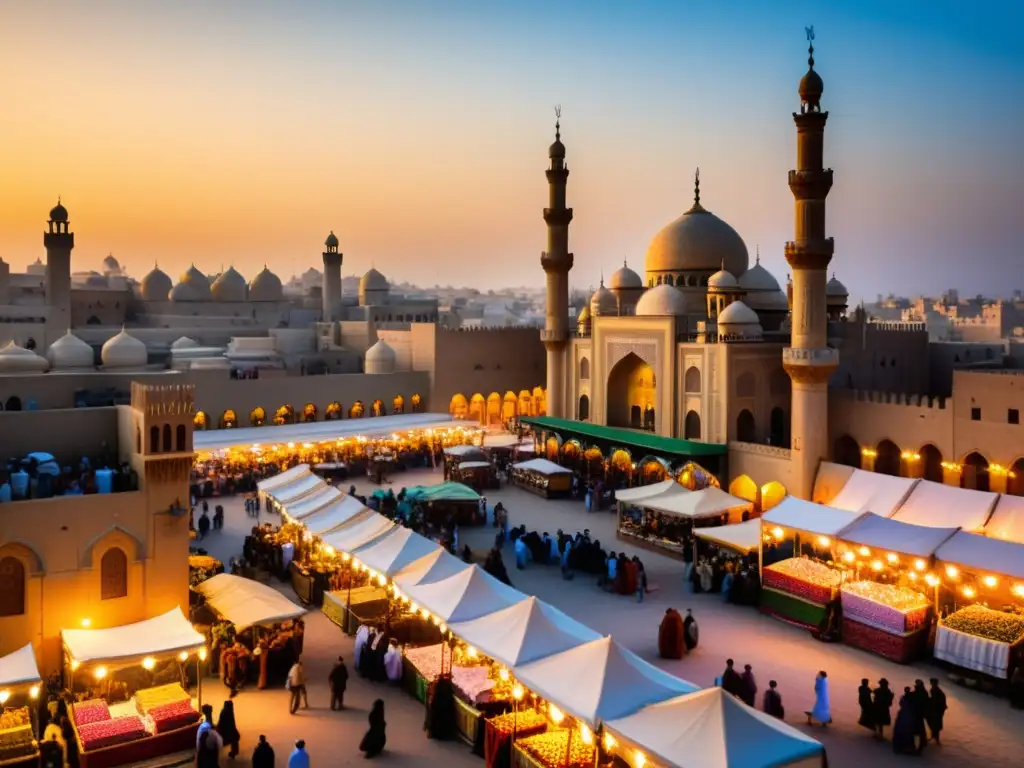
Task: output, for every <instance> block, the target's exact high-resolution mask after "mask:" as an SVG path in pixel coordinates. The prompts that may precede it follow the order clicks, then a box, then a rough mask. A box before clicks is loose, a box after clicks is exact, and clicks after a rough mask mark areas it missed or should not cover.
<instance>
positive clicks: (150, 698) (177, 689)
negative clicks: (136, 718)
mask: <svg viewBox="0 0 1024 768" xmlns="http://www.w3.org/2000/svg"><path fill="white" fill-rule="evenodd" d="M181 701H184V702H186V703H188V704H189V706H190V707H191V697H190V696H189V695H188V693H186V691H185V689H184V688H182V687H181V685H179V684H178V683H169V684H167V685H159V686H157V687H156V688H144V689H143V690H141V691H136V692H135V707H136V709H138V710H139V714H140V715H147V714H149V713H150V712H152V711H153V710H154V709H157V708H158V707H162V706H165V705H167V704H176V703H178V702H181Z"/></svg>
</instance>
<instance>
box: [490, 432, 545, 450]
mask: <svg viewBox="0 0 1024 768" xmlns="http://www.w3.org/2000/svg"><path fill="white" fill-rule="evenodd" d="M519 442H520V441H519V438H518V437H517V436H516V435H510V434H508V433H507V432H505V433H502V434H500V435H484V447H485V448H515V447H516V446H517V445H519ZM529 443H530V445H533V441H532V440H530V441H529Z"/></svg>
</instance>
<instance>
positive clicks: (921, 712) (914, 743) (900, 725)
mask: <svg viewBox="0 0 1024 768" xmlns="http://www.w3.org/2000/svg"><path fill="white" fill-rule="evenodd" d="M929 682H930V684H931V688H930V689H929V688H925V685H924V681H923V680H915V681H914V687H913V688H911V687H910V686H909V685H908V686H905V687H904V688H903V695H902V696H900V699H899V708H898V710H897V712H896V721H895V722H893V719H892V704H893V701H894V700H895V694H894V693H893V691H892V689H891V688H890V687H889V681H888V680H886V679H885V678H884V677H883V678H882V679H881V680H879V681H878V687H877V688H874V689H872V688H871V683H870V682H869V681H868V680H867V678H865V679H863V680H861V682H860V688H858V689H857V703H858V704H859V705H860V719H859V720H858V721H857V723H858V725H861V726H863V727H864V728H867V729H869V730H870V731H871V732H872V733H873V734H874V735H875V738H877V739H884V738H885V728H886V727H887V726H888V725H890V724H891V725H892V749H893V752H895V753H896V754H898V755H919V754H921V752H922V751H923V750H924V748H925V746H926V745H927V744H928V742H929V740H931V741H934V742H935V744H936V745H941V744H942V729H943V727H944V724H945V717H946V710H947V709H948V706H947V704H946V694H945V692H944V691H943V690H942V688H941V687H940V686H939V681H938V679H937V678H934V677H933V678H931V680H930V681H929ZM929 731H930V732H931V733H930V735H929Z"/></svg>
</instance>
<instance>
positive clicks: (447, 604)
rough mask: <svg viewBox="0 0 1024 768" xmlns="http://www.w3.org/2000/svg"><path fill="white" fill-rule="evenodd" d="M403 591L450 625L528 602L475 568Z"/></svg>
mask: <svg viewBox="0 0 1024 768" xmlns="http://www.w3.org/2000/svg"><path fill="white" fill-rule="evenodd" d="M403 590H404V591H405V593H406V595H408V597H409V598H410V599H411V600H414V601H415V602H417V603H419V604H420V605H422V606H423V607H424V608H426V609H427V610H429V611H430V612H431V613H433V614H434V615H435V616H438V617H439V618H440V619H441V620H442V621H446V622H448V623H449V624H454V623H456V622H460V621H472V620H473V619H479V618H480V617H481V616H486V615H487V614H489V613H494V612H495V611H500V610H501V609H502V608H507V607H508V606H510V605H515V604H516V603H518V602H520V601H522V600H525V599H526V595H524V594H523V593H522V592H520V591H519V590H517V589H513V588H512V587H510V586H508V585H507V584H503V583H502V582H500V581H498V580H497V579H496V578H494V577H493V576H491V575H490V574H489V573H485V572H484V570H483V569H482V568H480V567H478V566H475V565H473V566H470V567H469V568H466V569H465V570H464V571H460V572H459V573H456V574H455V575H454V576H449V577H448V578H447V579H444V580H442V581H435V582H431V583H429V584H427V583H420V584H414V585H411V586H407V587H403Z"/></svg>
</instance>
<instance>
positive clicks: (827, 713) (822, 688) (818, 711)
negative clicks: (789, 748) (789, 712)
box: [806, 670, 832, 726]
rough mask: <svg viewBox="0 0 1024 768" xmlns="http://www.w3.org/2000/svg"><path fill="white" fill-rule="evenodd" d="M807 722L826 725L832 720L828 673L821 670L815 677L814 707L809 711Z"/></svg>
mask: <svg viewBox="0 0 1024 768" xmlns="http://www.w3.org/2000/svg"><path fill="white" fill-rule="evenodd" d="M806 714H807V724H808V725H811V724H812V723H813V722H817V723H818V724H819V725H821V726H826V725H828V724H829V723H831V722H832V706H831V704H830V703H829V695H828V674H826V672H825V670H821V671H820V672H819V673H818V676H817V677H815V678H814V708H813V709H812V710H811V711H810V712H807V713H806Z"/></svg>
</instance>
